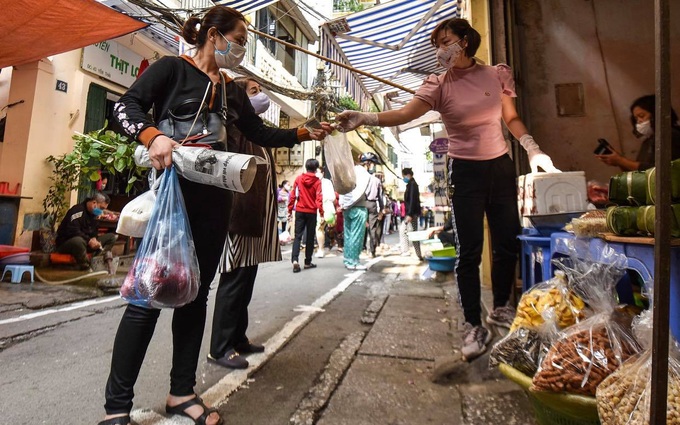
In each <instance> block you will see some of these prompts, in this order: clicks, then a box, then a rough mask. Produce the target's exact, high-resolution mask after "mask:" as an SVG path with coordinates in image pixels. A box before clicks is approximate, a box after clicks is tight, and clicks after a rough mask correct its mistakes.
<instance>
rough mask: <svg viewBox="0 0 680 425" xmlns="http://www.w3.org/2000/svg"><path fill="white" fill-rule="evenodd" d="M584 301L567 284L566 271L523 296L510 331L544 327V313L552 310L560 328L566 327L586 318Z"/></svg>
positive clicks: (556, 274) (558, 272) (559, 272)
mask: <svg viewBox="0 0 680 425" xmlns="http://www.w3.org/2000/svg"><path fill="white" fill-rule="evenodd" d="M584 308H585V304H584V302H583V300H582V299H581V298H580V297H579V296H578V295H576V294H575V293H574V292H573V291H572V290H570V289H569V286H568V285H567V278H566V276H565V274H564V272H562V271H560V270H558V271H557V272H556V273H555V277H553V278H552V279H549V280H546V281H545V282H542V283H540V284H538V285H536V286H534V287H533V288H531V290H529V291H528V292H526V293H525V294H524V295H522V298H521V299H520V300H519V304H518V305H517V315H516V316H515V320H513V322H512V326H511V327H510V331H511V332H512V331H513V330H515V329H518V328H520V327H524V328H535V327H537V326H540V325H542V324H543V322H544V321H545V320H544V316H543V313H544V312H546V311H548V310H552V311H553V312H554V318H555V321H556V324H557V326H558V327H559V328H561V329H562V328H566V327H568V326H571V325H573V324H574V323H577V322H578V321H579V320H581V319H583V309H584Z"/></svg>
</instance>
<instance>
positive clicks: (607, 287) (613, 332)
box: [532, 247, 640, 396]
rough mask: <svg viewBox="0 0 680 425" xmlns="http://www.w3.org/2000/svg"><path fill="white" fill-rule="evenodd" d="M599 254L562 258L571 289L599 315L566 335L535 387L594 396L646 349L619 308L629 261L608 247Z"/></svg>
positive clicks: (546, 361)
mask: <svg viewBox="0 0 680 425" xmlns="http://www.w3.org/2000/svg"><path fill="white" fill-rule="evenodd" d="M596 254H597V255H598V257H599V258H594V259H587V260H584V259H579V258H577V257H576V256H572V257H570V258H563V259H560V260H559V261H556V264H557V265H558V267H560V268H561V269H562V270H564V271H565V273H566V274H567V278H568V280H569V285H570V288H571V289H572V290H574V291H575V292H576V293H577V294H578V295H579V296H580V297H581V298H583V299H584V301H585V302H586V303H588V305H589V306H590V308H592V310H593V312H594V313H596V314H595V315H594V316H592V317H590V318H588V319H586V320H584V321H583V322H581V323H579V324H577V325H574V326H572V327H570V328H567V329H566V330H565V331H564V332H562V333H561V335H560V337H559V338H558V339H557V340H556V341H555V343H554V344H553V345H552V347H551V348H550V351H549V352H548V354H547V355H546V357H545V359H544V360H543V362H542V363H541V366H540V368H539V370H538V371H537V372H536V374H535V375H534V378H533V385H532V389H534V390H538V391H554V392H562V391H566V392H569V393H574V394H584V395H591V396H593V395H595V390H596V388H597V386H598V385H599V384H600V383H601V382H602V381H603V380H604V379H605V378H606V377H607V376H609V375H610V374H612V373H613V372H614V371H615V370H617V369H618V368H619V366H620V365H621V364H622V363H623V362H624V361H626V360H627V359H628V358H629V357H630V356H632V355H634V354H636V353H637V352H639V351H640V346H639V345H638V343H637V341H636V339H635V337H633V335H632V332H631V331H630V320H628V318H627V317H625V316H624V315H623V314H619V313H617V312H616V311H615V307H616V299H615V297H614V287H615V286H616V283H617V282H618V281H619V279H620V278H621V277H622V276H623V274H624V273H625V268H626V264H627V259H626V257H625V256H623V255H619V254H617V253H616V252H614V251H613V250H612V249H611V248H608V247H606V248H604V249H603V250H602V251H601V252H599V253H596Z"/></svg>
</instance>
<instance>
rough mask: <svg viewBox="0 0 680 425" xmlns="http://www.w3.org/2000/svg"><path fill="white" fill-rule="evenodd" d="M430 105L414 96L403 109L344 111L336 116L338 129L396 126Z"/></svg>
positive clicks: (427, 108) (411, 118)
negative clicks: (378, 111)
mask: <svg viewBox="0 0 680 425" xmlns="http://www.w3.org/2000/svg"><path fill="white" fill-rule="evenodd" d="M430 109H431V108H430V105H428V104H427V103H426V102H424V101H422V100H420V99H417V98H414V99H413V100H411V101H410V102H409V103H407V104H406V106H404V107H403V108H401V109H395V110H392V111H385V112H380V113H376V112H357V111H344V112H341V113H340V114H338V116H337V117H336V118H335V121H336V122H337V127H338V130H340V131H342V132H347V131H352V130H354V129H356V128H357V127H359V126H362V125H374V126H380V127H394V126H397V125H401V124H405V123H407V122H409V121H413V120H414V119H416V118H418V117H421V116H423V115H424V114H425V113H426V112H427V111H429V110H430Z"/></svg>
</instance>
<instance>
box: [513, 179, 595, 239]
mask: <svg viewBox="0 0 680 425" xmlns="http://www.w3.org/2000/svg"><path fill="white" fill-rule="evenodd" d="M587 205H588V192H587V191H586V176H585V172H583V171H569V172H565V173H530V174H525V175H523V176H519V177H518V179H517V208H518V209H519V214H520V216H521V217H522V226H524V227H533V226H532V225H531V222H530V221H529V219H528V218H526V217H524V216H525V215H535V214H554V213H561V212H574V211H585V210H586V207H587Z"/></svg>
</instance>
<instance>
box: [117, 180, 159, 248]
mask: <svg viewBox="0 0 680 425" xmlns="http://www.w3.org/2000/svg"><path fill="white" fill-rule="evenodd" d="M159 185H160V179H158V178H156V170H154V169H152V170H151V172H150V173H149V186H150V189H149V190H148V191H146V192H144V193H142V194H141V195H139V196H138V197H136V198H134V199H133V200H132V201H130V202H128V203H127V204H126V205H125V206H124V207H123V210H122V211H121V212H120V217H118V226H117V227H116V233H118V234H120V235H125V236H132V237H133V238H141V237H143V236H144V232H145V231H146V226H147V224H148V223H149V219H150V218H151V212H152V211H153V206H154V204H155V203H156V192H157V191H158V186H159Z"/></svg>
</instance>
